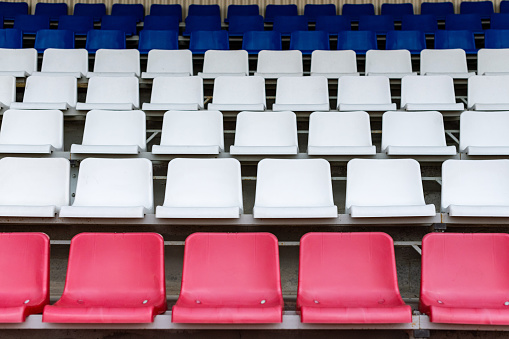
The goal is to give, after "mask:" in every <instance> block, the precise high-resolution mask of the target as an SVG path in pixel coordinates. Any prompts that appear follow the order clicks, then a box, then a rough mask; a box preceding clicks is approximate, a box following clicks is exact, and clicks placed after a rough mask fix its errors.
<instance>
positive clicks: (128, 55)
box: [94, 49, 140, 76]
mask: <svg viewBox="0 0 509 339" xmlns="http://www.w3.org/2000/svg"><path fill="white" fill-rule="evenodd" d="M94 72H112V73H115V72H133V73H135V74H136V75H137V76H139V75H140V52H139V51H138V50H137V49H122V50H115V49H99V50H97V52H96V53H95V61H94Z"/></svg>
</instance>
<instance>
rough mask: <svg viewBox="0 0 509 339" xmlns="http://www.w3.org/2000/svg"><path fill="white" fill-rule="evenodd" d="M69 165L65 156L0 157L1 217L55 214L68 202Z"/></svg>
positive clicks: (50, 215)
mask: <svg viewBox="0 0 509 339" xmlns="http://www.w3.org/2000/svg"><path fill="white" fill-rule="evenodd" d="M70 167H71V166H70V164H69V160H67V159H64V158H46V159H45V158H2V159H0V216H2V217H38V218H53V217H55V214H56V213H57V212H58V211H59V210H60V209H61V208H62V207H63V206H67V205H68V204H69V178H70ZM2 276H8V275H2Z"/></svg>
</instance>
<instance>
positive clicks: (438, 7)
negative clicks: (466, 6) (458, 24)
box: [421, 1, 454, 20]
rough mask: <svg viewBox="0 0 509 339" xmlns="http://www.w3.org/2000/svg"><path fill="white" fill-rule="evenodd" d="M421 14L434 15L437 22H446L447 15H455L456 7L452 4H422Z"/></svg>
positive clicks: (448, 2)
mask: <svg viewBox="0 0 509 339" xmlns="http://www.w3.org/2000/svg"><path fill="white" fill-rule="evenodd" d="M421 14H433V15H435V16H436V17H437V20H444V19H445V17H446V15H448V14H454V5H453V3H452V2H450V1H447V2H422V3H421Z"/></svg>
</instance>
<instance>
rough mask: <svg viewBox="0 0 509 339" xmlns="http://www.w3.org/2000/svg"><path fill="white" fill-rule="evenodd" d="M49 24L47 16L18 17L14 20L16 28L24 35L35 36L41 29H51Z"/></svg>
mask: <svg viewBox="0 0 509 339" xmlns="http://www.w3.org/2000/svg"><path fill="white" fill-rule="evenodd" d="M49 22H50V21H49V16H47V15H18V16H16V18H14V28H16V29H19V30H20V31H22V32H23V34H35V33H37V31H38V30H40V29H49Z"/></svg>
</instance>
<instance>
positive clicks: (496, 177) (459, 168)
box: [442, 160, 509, 217]
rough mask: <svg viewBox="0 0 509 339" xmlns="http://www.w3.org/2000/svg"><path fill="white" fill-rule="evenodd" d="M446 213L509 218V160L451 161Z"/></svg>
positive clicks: (445, 183) (445, 168)
mask: <svg viewBox="0 0 509 339" xmlns="http://www.w3.org/2000/svg"><path fill="white" fill-rule="evenodd" d="M442 212H448V213H449V215H450V216H451V217H509V160H447V161H445V162H444V163H443V164H442Z"/></svg>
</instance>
